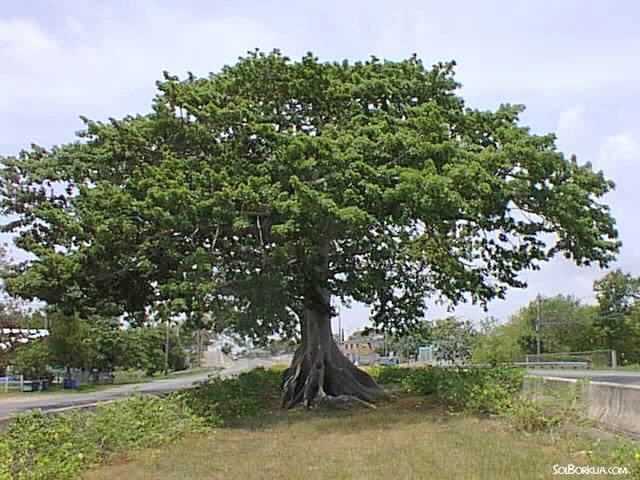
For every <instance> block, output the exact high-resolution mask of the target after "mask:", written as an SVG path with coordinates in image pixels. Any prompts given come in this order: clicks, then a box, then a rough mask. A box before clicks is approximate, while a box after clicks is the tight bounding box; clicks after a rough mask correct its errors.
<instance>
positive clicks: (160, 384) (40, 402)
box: [0, 355, 291, 422]
mask: <svg viewBox="0 0 640 480" xmlns="http://www.w3.org/2000/svg"><path fill="white" fill-rule="evenodd" d="M290 360H291V357H290V356H288V355H283V356H280V357H272V358H241V359H239V360H238V361H236V362H234V363H233V364H232V365H230V366H229V367H227V368H225V369H224V370H221V371H220V372H217V373H202V374H199V375H191V376H183V377H177V378H170V379H166V380H156V381H153V382H148V383H138V384H131V385H120V386H116V387H113V388H109V389H107V390H101V391H98V392H85V393H61V394H51V395H48V394H47V395H43V396H39V394H38V393H37V392H34V393H33V394H32V395H33V397H32V396H31V395H30V396H21V397H20V398H14V399H11V398H8V399H6V400H0V422H2V421H4V420H8V419H10V418H11V417H12V416H13V415H15V414H16V413H20V412H24V411H26V410H32V409H35V408H39V409H41V410H43V411H50V412H54V411H62V410H66V409H72V408H78V407H88V406H91V405H95V404H96V403H98V402H108V401H113V400H121V399H123V398H126V397H127V396H128V395H131V394H133V393H143V394H155V395H158V394H163V393H169V392H174V391H176V390H182V389H185V388H189V387H191V386H192V385H193V384H195V383H197V382H200V381H202V380H205V379H207V378H208V377H209V376H215V375H218V376H221V377H230V376H233V375H237V374H239V373H241V372H245V371H248V370H252V369H254V368H256V367H260V366H263V367H269V366H272V365H277V364H283V363H284V364H287V363H289V362H290Z"/></svg>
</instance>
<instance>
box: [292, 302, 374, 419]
mask: <svg viewBox="0 0 640 480" xmlns="http://www.w3.org/2000/svg"><path fill="white" fill-rule="evenodd" d="M344 396H346V397H355V398H356V399H359V400H362V401H364V402H373V401H376V400H379V399H381V398H383V397H384V392H383V390H382V389H381V388H380V387H379V386H378V385H377V384H376V382H375V381H374V380H373V379H372V378H371V377H370V376H369V375H368V374H367V373H365V372H363V371H362V370H359V369H358V368H357V367H356V366H355V365H353V364H352V363H351V362H350V361H349V360H348V359H347V358H346V357H345V356H344V355H343V354H342V352H340V350H339V348H338V345H337V344H336V342H335V341H334V339H333V336H332V335H331V323H330V316H329V314H328V313H320V312H316V311H312V310H307V311H305V315H304V319H303V332H302V345H301V346H300V347H299V348H298V350H296V352H295V354H294V357H293V361H292V362H291V366H290V367H289V368H288V369H287V370H286V371H285V373H284V375H283V381H282V406H283V407H285V408H291V407H294V406H296V405H299V404H303V405H304V406H305V407H307V408H309V407H311V406H313V405H315V404H317V403H318V402H320V401H322V400H324V399H325V398H327V397H344Z"/></svg>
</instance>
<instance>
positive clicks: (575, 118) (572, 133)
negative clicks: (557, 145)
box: [556, 105, 585, 141]
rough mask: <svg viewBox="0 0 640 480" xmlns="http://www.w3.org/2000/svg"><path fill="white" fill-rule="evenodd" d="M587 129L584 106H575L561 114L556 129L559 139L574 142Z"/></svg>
mask: <svg viewBox="0 0 640 480" xmlns="http://www.w3.org/2000/svg"><path fill="white" fill-rule="evenodd" d="M584 127H585V119H584V108H583V107H582V105H574V106H573V107H569V108H567V109H566V110H563V111H562V112H561V113H560V119H559V120H558V127H557V129H556V132H557V135H558V139H559V140H560V141H563V140H565V139H566V140H573V139H574V138H575V137H576V136H578V135H579V134H580V133H581V132H582V130H583V129H584Z"/></svg>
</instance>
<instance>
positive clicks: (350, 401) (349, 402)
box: [317, 395, 377, 409]
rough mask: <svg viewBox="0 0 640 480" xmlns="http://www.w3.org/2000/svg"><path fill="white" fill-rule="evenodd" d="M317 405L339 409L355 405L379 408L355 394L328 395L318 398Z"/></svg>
mask: <svg viewBox="0 0 640 480" xmlns="http://www.w3.org/2000/svg"><path fill="white" fill-rule="evenodd" d="M317 405H318V406H319V407H321V406H326V407H329V408H338V409H347V408H351V407H353V406H354V405H362V406H364V407H367V408H373V409H375V408H377V407H376V406H375V405H374V404H373V403H370V402H365V401H364V400H362V399H360V398H358V397H355V396H353V395H338V396H337V397H333V396H330V395H326V396H325V397H323V398H322V399H320V400H318V402H317Z"/></svg>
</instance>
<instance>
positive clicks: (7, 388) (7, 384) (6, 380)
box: [4, 373, 9, 392]
mask: <svg viewBox="0 0 640 480" xmlns="http://www.w3.org/2000/svg"><path fill="white" fill-rule="evenodd" d="M4 391H5V392H8V391H9V374H8V373H7V376H6V377H4Z"/></svg>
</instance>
